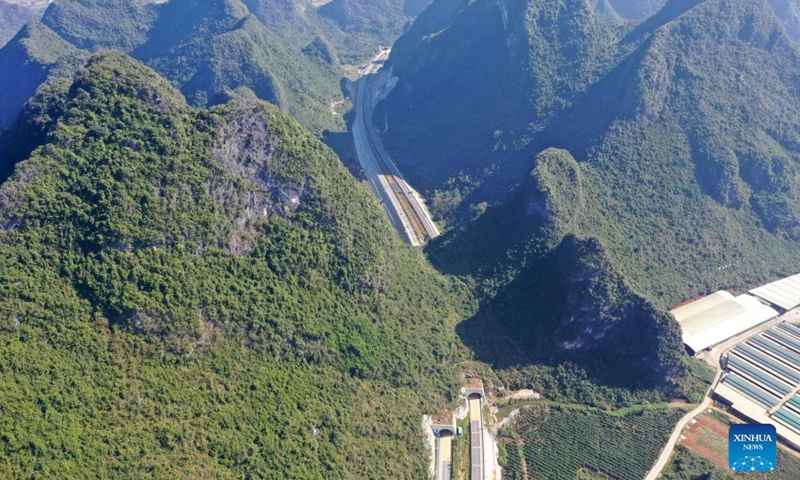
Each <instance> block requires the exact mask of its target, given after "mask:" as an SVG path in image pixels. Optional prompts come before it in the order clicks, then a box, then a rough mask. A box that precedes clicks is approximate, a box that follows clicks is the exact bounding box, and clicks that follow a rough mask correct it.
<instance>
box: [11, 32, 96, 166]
mask: <svg viewBox="0 0 800 480" xmlns="http://www.w3.org/2000/svg"><path fill="white" fill-rule="evenodd" d="M84 57H85V55H84V54H82V53H81V52H80V51H79V50H78V49H76V48H75V47H73V46H72V45H70V44H69V43H67V42H66V41H64V40H63V39H61V37H59V36H58V35H57V34H56V33H55V32H53V31H52V30H51V29H49V28H48V27H47V26H45V25H43V24H42V23H40V22H38V21H35V20H34V21H32V22H30V23H28V24H27V25H26V26H25V27H23V28H22V30H20V32H19V33H18V34H17V35H16V36H15V37H14V38H13V39H12V40H11V41H10V42H9V43H8V44H6V45H5V47H3V48H2V49H0V66H2V69H0V132H2V131H3V130H4V129H6V128H8V126H9V125H11V124H12V123H13V122H14V121H15V120H16V119H17V116H18V115H19V113H20V111H21V110H22V106H23V104H24V103H25V101H27V100H28V99H29V98H30V97H31V96H33V94H34V93H36V90H37V89H38V88H39V87H40V86H41V85H42V84H44V83H45V82H46V81H48V80H50V81H51V82H57V81H58V79H60V78H63V77H66V76H69V75H71V73H72V70H73V69H74V68H76V67H77V66H78V65H80V62H81V61H82V59H83V58H84ZM3 171H4V169H3V166H2V165H0V181H2V180H4V179H5V175H3Z"/></svg>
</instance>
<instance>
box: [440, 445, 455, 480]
mask: <svg viewBox="0 0 800 480" xmlns="http://www.w3.org/2000/svg"><path fill="white" fill-rule="evenodd" d="M437 470H438V472H437V473H436V479H437V480H450V479H451V478H453V436H452V435H451V434H445V435H442V436H440V437H439V467H438V468H437Z"/></svg>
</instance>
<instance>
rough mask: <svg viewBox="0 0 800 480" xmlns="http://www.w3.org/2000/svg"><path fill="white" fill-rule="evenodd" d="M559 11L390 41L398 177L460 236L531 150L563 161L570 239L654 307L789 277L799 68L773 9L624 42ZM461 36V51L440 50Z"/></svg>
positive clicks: (523, 170)
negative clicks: (575, 235) (589, 246)
mask: <svg viewBox="0 0 800 480" xmlns="http://www.w3.org/2000/svg"><path fill="white" fill-rule="evenodd" d="M574 3H575V5H572V4H570V6H569V8H566V7H565V4H562V3H561V2H559V1H556V0H552V1H551V0H544V1H532V2H527V3H526V2H522V1H516V2H509V5H508V7H507V8H508V9H509V10H508V12H509V15H508V25H507V27H504V24H503V22H502V19H503V18H504V17H503V16H502V12H501V11H500V8H499V7H495V6H492V5H493V4H489V3H482V2H476V3H474V4H472V5H470V7H469V8H466V9H464V10H463V11H462V12H461V13H460V14H458V15H456V16H455V17H454V20H452V22H451V23H450V26H449V27H448V28H446V29H445V30H444V31H442V32H441V33H439V34H438V35H436V36H435V37H432V38H428V39H427V40H421V41H419V42H417V43H416V44H413V45H410V44H411V42H412V41H413V40H411V41H409V40H403V41H404V42H405V44H404V45H403V48H400V44H398V49H397V50H396V52H395V53H396V57H395V58H394V59H393V60H392V64H393V66H394V69H395V70H394V72H395V74H396V75H398V76H399V79H400V81H399V83H398V86H397V88H396V89H395V90H394V93H393V94H392V95H391V96H390V99H389V100H388V102H387V105H386V109H385V111H386V112H388V114H387V117H388V130H387V140H388V144H389V146H390V148H391V150H392V152H393V153H395V154H396V155H397V158H398V161H399V162H400V163H401V167H404V168H405V169H406V170H407V171H409V172H410V173H409V175H410V176H411V177H412V179H414V180H417V181H419V182H420V183H421V184H422V185H423V186H425V187H427V188H428V189H429V191H438V192H439V193H437V194H436V195H434V196H433V197H434V201H435V202H438V207H439V211H440V212H441V214H442V215H444V216H445V218H450V219H451V220H452V221H454V222H461V223H462V224H463V223H464V222H465V221H466V223H469V220H468V219H469V215H473V214H479V213H480V212H481V211H482V210H483V209H484V207H481V206H480V205H481V204H482V203H483V202H487V203H488V204H489V205H490V206H492V205H500V204H502V203H503V202H505V201H506V198H507V197H508V194H507V192H508V191H509V189H510V188H513V187H514V185H517V184H519V183H520V182H521V181H522V180H523V179H524V178H525V176H526V174H527V172H529V171H531V170H533V169H534V167H535V166H536V165H537V160H536V158H537V154H538V153H539V152H540V151H542V150H543V149H545V148H548V147H552V146H556V147H560V148H563V149H565V150H567V151H568V152H570V154H571V155H572V156H573V157H574V158H575V159H576V160H577V162H578V163H577V165H578V167H577V168H578V170H579V171H580V175H581V178H582V191H583V197H584V199H585V200H584V203H585V209H584V210H583V211H582V212H581V215H580V218H579V219H578V220H576V221H575V222H573V223H574V225H575V226H574V227H573V230H572V231H575V232H581V234H582V235H588V236H596V237H598V238H599V239H600V240H601V242H602V243H603V244H604V245H605V246H606V247H607V249H608V251H609V254H610V255H611V258H612V259H613V262H614V263H615V264H616V265H617V266H618V267H619V268H620V270H621V272H622V273H623V275H624V276H625V277H626V280H627V281H628V282H629V283H630V284H631V286H633V287H634V289H635V290H636V291H638V292H640V293H642V294H644V295H646V296H647V297H648V298H650V299H651V300H652V301H654V302H655V303H656V304H657V305H658V306H659V307H660V308H665V307H668V306H670V305H673V304H675V303H677V302H679V301H681V300H682V299H684V298H687V297H690V296H692V295H696V294H698V293H702V292H706V291H709V290H711V289H714V288H719V287H723V286H725V287H740V288H741V287H746V286H748V285H752V284H754V283H756V282H759V281H762V280H764V279H767V278H770V277H773V276H776V275H778V274H780V273H788V272H791V271H794V270H795V269H796V268H797V267H798V264H797V263H798V262H797V261H796V260H794V259H796V258H797V253H798V252H797V243H796V239H797V238H798V237H797V235H798V233H797V232H798V230H797V229H798V225H800V223H798V218H800V217H798V216H797V215H798V214H797V212H798V211H800V210H798V209H799V208H800V202H798V201H797V193H796V192H795V190H796V188H795V187H796V180H797V161H798V155H800V147H798V145H800V142H798V140H800V131H798V129H797V122H796V119H797V118H798V115H800V109H798V107H797V106H798V105H800V103H798V99H799V98H800V91H798V86H797V83H796V81H795V80H794V79H796V78H798V75H800V70H798V69H799V68H800V62H798V60H800V57H799V56H798V55H799V53H798V47H797V46H796V45H795V44H794V43H793V42H791V41H790V40H789V39H788V38H787V37H786V36H785V34H784V30H783V28H782V27H781V25H780V23H779V21H778V20H777V19H776V17H775V16H774V14H773V13H772V11H771V9H770V7H769V6H768V5H767V4H766V3H765V2H761V1H760V0H709V1H695V2H689V1H685V0H676V1H673V2H671V3H670V4H669V5H668V6H667V7H666V8H665V9H664V10H663V11H661V12H660V13H659V14H657V15H656V16H655V17H653V18H651V19H650V20H648V21H647V22H645V23H643V24H642V25H640V26H638V27H635V28H631V27H615V26H611V25H608V24H606V23H603V22H600V21H598V20H596V19H593V17H592V14H591V12H589V11H586V10H584V11H581V10H580V8H579V5H577V3H579V2H574ZM512 6H514V8H517V9H518V10H516V11H515V12H516V14H512V10H511V8H512ZM431 11H432V9H431V10H429V11H428V12H431ZM523 12H524V13H523ZM537 15H538V17H537ZM477 18H482V19H483V20H482V21H480V22H477V21H476V20H475V19H477ZM533 18H538V19H539V21H537V22H533V21H532V19H533ZM512 19H516V20H512ZM525 19H529V20H527V21H526V20H525ZM545 19H547V20H546V21H545ZM476 22H477V23H476ZM462 25H463V26H468V25H474V26H475V31H474V32H473V33H472V36H471V38H474V39H475V43H474V45H475V47H474V48H461V49H459V48H457V47H456V46H455V45H454V44H453V43H452V40H451V37H450V36H451V35H452V38H453V39H454V38H456V37H460V36H461V35H462V34H463V30H461V28H462ZM464 28H466V27H464ZM560 28H571V29H573V31H574V34H573V35H571V36H569V37H568V40H564V42H565V43H560V42H561V41H562V40H560V39H561V37H559V36H558V35H554V34H553V33H552V32H553V31H557V30H558V29H560ZM548 32H549V33H548ZM417 38H418V37H417ZM479 45H482V46H481V47H480V48H478V46H479ZM443 52H449V53H448V54H447V56H445V57H441V55H442V53H443ZM476 55H480V56H481V57H480V58H478V57H476ZM517 64H521V65H522V67H518V69H517V70H512V69H513V68H514V66H515V65H517ZM455 72H458V73H457V74H456V73H455ZM449 82H453V88H450V89H441V88H438V87H437V86H439V85H443V84H447V83H449ZM513 82H518V84H517V85H513V84H512V83H513ZM492 85H494V86H492ZM467 92H474V93H470V94H469V95H468V94H467ZM444 112H447V113H444ZM450 113H453V114H454V115H450ZM462 132H463V133H462ZM434 136H438V138H439V141H434V139H433V138H432V137H434ZM411 137H416V138H421V139H422V141H419V142H402V140H401V139H403V138H411ZM419 145H426V146H430V148H431V151H430V152H424V151H422V150H421V149H419V148H418V146H419ZM470 205H473V206H475V207H474V208H472V209H470ZM476 208H477V209H476ZM498 208H501V209H502V208H503V207H498ZM506 221H507V222H524V221H525V220H524V219H523V218H522V217H519V216H518V215H517V216H516V217H511V218H507V219H506ZM478 222H480V220H478ZM467 229H469V227H467ZM456 235H457V234H456ZM475 241H476V242H481V240H480V239H476V240H475ZM723 267H724V268H723Z"/></svg>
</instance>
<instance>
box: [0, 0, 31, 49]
mask: <svg viewBox="0 0 800 480" xmlns="http://www.w3.org/2000/svg"><path fill="white" fill-rule="evenodd" d="M39 15H41V12H40V11H39V10H37V9H36V8H31V7H29V6H27V5H21V4H18V3H8V2H6V1H4V0H0V47H2V46H3V45H5V44H6V43H8V41H9V40H11V39H12V38H14V35H16V34H17V32H18V31H19V30H20V29H21V28H22V27H24V26H25V24H26V23H28V22H30V21H31V20H34V19H36V18H37V17H38V16H39Z"/></svg>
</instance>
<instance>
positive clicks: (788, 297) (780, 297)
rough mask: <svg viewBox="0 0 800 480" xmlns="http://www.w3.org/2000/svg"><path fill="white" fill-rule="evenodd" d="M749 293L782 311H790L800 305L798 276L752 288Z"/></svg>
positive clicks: (799, 278)
mask: <svg viewBox="0 0 800 480" xmlns="http://www.w3.org/2000/svg"><path fill="white" fill-rule="evenodd" d="M750 293H752V294H753V295H755V296H757V297H760V298H763V299H764V300H766V301H768V302H769V303H771V304H773V305H777V306H779V307H781V308H783V309H784V310H791V309H793V308H795V307H797V306H798V305H800V275H794V276H791V277H787V278H784V279H783V280H778V281H776V282H772V283H769V284H767V285H764V286H763V287H758V288H754V289H752V290H750Z"/></svg>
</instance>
